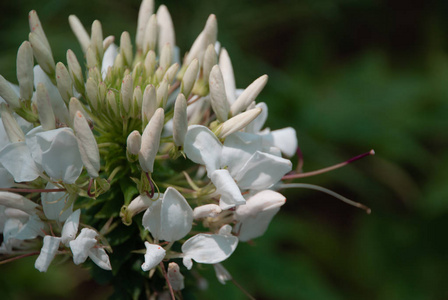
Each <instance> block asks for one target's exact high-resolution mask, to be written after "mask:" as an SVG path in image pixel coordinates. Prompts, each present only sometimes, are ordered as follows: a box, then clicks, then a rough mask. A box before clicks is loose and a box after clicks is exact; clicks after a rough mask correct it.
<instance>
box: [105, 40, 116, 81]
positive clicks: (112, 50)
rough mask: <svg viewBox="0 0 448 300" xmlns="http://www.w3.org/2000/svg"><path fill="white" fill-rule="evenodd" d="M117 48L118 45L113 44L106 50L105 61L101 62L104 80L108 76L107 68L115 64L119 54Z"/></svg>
mask: <svg viewBox="0 0 448 300" xmlns="http://www.w3.org/2000/svg"><path fill="white" fill-rule="evenodd" d="M117 49H118V47H117V45H115V44H111V45H110V46H109V47H108V48H107V50H106V52H104V56H103V63H102V64H101V76H102V77H103V80H104V79H105V78H106V74H107V69H109V67H112V66H113V65H114V61H115V58H116V57H117V55H118V51H117Z"/></svg>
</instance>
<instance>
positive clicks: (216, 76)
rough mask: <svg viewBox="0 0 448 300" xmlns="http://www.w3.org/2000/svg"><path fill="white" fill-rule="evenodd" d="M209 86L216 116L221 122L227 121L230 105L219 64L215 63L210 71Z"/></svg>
mask: <svg viewBox="0 0 448 300" xmlns="http://www.w3.org/2000/svg"><path fill="white" fill-rule="evenodd" d="M209 88H210V102H211V105H212V108H213V111H214V112H215V114H216V118H217V119H218V121H219V122H225V121H226V120H227V119H228V117H229V110H230V107H229V102H228V101H227V98H226V89H225V86H224V79H223V78H222V74H221V70H220V69H219V66H218V65H215V66H214V67H213V69H212V71H211V72H210V79H209Z"/></svg>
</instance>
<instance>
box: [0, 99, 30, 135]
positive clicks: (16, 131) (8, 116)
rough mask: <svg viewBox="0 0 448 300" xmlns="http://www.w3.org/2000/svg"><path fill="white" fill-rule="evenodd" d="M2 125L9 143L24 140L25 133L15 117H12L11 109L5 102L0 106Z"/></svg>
mask: <svg viewBox="0 0 448 300" xmlns="http://www.w3.org/2000/svg"><path fill="white" fill-rule="evenodd" d="M0 113H1V117H2V122H3V127H5V131H6V135H7V136H8V138H9V141H10V142H11V143H17V142H24V141H25V135H24V134H23V131H22V129H20V126H19V124H17V121H16V119H15V118H14V117H13V115H12V112H11V110H10V109H9V107H8V106H6V104H5V103H2V104H1V106H0Z"/></svg>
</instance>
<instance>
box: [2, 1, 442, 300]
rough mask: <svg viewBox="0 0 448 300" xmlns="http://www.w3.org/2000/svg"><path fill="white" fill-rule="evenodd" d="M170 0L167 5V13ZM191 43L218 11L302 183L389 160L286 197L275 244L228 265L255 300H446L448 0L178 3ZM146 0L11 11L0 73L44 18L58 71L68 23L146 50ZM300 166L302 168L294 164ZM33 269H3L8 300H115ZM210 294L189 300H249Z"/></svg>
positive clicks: (84, 277)
mask: <svg viewBox="0 0 448 300" xmlns="http://www.w3.org/2000/svg"><path fill="white" fill-rule="evenodd" d="M161 3H162V2H161V1H156V4H157V5H159V4H161ZM163 3H164V4H166V5H167V6H168V8H169V10H170V12H171V14H172V17H173V21H174V24H175V28H176V38H177V44H178V46H179V47H180V49H181V50H182V51H186V50H187V49H189V48H190V46H191V44H192V42H193V41H194V39H195V37H196V36H197V34H198V33H199V32H200V31H201V30H202V28H203V25H204V23H205V20H206V18H207V16H208V14H210V13H214V14H216V15H217V17H218V24H219V40H220V41H221V43H222V45H223V46H225V47H226V48H227V49H228V52H229V53H230V56H231V58H232V62H233V66H234V70H235V74H236V81H237V86H238V87H240V88H244V87H246V86H247V85H248V84H250V83H251V82H252V81H253V80H254V79H255V78H257V77H258V76H260V75H262V74H269V82H268V85H267V86H266V88H265V90H264V91H263V92H262V94H261V95H260V96H259V98H258V101H264V102H266V103H267V104H268V106H269V119H268V124H267V125H268V126H269V127H271V128H272V129H278V128H283V127H287V126H292V127H294V128H295V129H296V130H297V136H298V140H299V145H300V148H301V150H302V152H303V156H304V170H305V171H312V170H315V169H319V168H322V167H326V166H329V165H332V164H335V163H338V162H341V161H344V160H346V159H348V158H350V157H352V156H355V155H357V154H360V153H362V152H366V151H369V150H370V149H372V148H373V149H375V151H376V153H377V155H376V156H374V157H368V158H365V159H363V160H362V161H358V162H356V163H354V164H353V165H350V166H347V167H345V168H343V169H339V170H336V171H333V172H330V173H326V174H323V175H320V176H316V177H310V178H306V179H303V180H301V181H300V182H306V183H312V184H318V185H321V186H324V187H326V188H329V189H332V190H333V191H335V192H338V193H340V194H342V195H344V196H346V197H348V198H351V199H353V200H355V201H359V202H362V203H364V204H366V205H367V206H369V207H371V209H372V214H371V215H367V214H366V213H365V212H363V211H362V210H359V209H356V208H353V207H351V206H347V205H345V204H343V203H341V202H339V201H338V200H336V199H334V198H331V197H330V196H327V195H325V194H321V193H319V192H316V191H309V190H304V189H296V190H287V191H285V192H284V193H285V195H287V199H288V200H287V203H286V204H285V205H284V206H283V208H282V210H281V212H280V213H279V214H278V215H277V216H276V217H275V219H274V220H273V222H272V223H271V225H270V228H269V230H268V232H267V233H266V235H265V236H264V237H262V238H259V239H256V240H254V241H253V243H252V244H242V243H241V244H240V245H239V246H238V248H237V250H236V252H235V254H234V255H232V256H231V257H230V259H228V260H227V261H225V262H224V266H225V267H226V268H227V269H228V270H229V271H230V272H231V274H232V275H233V277H234V278H235V280H236V281H237V282H238V283H240V284H241V285H242V286H243V287H245V289H247V290H248V291H249V292H250V293H251V294H252V295H253V296H254V297H256V298H257V299H447V298H448V284H447V283H448V251H447V249H448V242H447V238H446V229H447V228H448V151H447V150H448V2H446V1H413V2H409V1H403V0H394V1H392V0H389V1H388V0H333V1H330V0H319V1H315V0H303V1H295V0H289V1H288V0H281V1H269V0H258V1H248V0H225V1H223V0H221V1H210V0H195V1H193V0H183V1H174V0H166V1H164V2H163ZM139 5H140V1H139V0H132V1H119V0H89V1H86V0H77V1H68V0H51V1H49V0H39V1H31V0H16V1H0V74H2V75H4V76H5V78H7V79H9V80H10V81H13V82H14V81H16V78H15V59H16V51H17V48H18V46H19V45H20V43H21V42H22V41H23V40H25V39H27V36H28V30H29V28H28V23H27V13H28V11H29V10H31V9H36V10H37V11H38V14H39V17H40V19H41V21H42V24H43V27H44V29H45V32H46V34H47V36H48V39H49V41H50V44H51V45H52V48H53V52H54V56H55V60H56V61H63V62H64V63H65V62H66V60H65V51H66V49H68V48H70V49H73V50H74V51H75V52H76V54H77V55H78V57H81V56H82V54H81V50H80V47H79V45H78V43H77V41H76V39H75V38H74V36H73V35H72V33H71V31H70V28H69V25H68V21H67V17H68V15H69V14H72V13H73V14H76V15H77V16H78V17H79V18H80V19H81V21H82V22H83V23H84V25H85V26H86V27H89V25H88V24H91V22H92V21H93V20H95V19H99V20H100V21H101V22H102V24H103V30H104V33H105V35H109V34H112V35H115V36H116V37H117V36H119V35H120V34H121V31H123V30H127V31H129V32H130V33H131V36H132V37H135V28H136V22H137V18H136V17H137V13H138V8H139ZM293 161H294V162H295V163H296V158H293ZM34 259H35V257H31V258H27V259H23V260H20V261H17V262H14V263H10V264H7V265H1V266H0V298H1V299H41V298H44V297H45V298H46V299H80V298H83V299H85V300H88V299H105V298H107V297H108V296H109V295H110V294H111V291H112V290H111V287H110V286H107V285H98V284H97V283H95V282H93V281H92V280H90V279H89V278H90V277H89V275H88V271H86V270H83V269H81V268H80V267H74V266H73V265H72V264H71V263H68V264H61V265H52V266H51V267H50V269H49V271H48V272H47V273H46V274H40V273H39V272H38V271H37V270H35V269H34V267H33V265H34ZM201 272H202V273H204V274H207V275H208V277H207V279H208V284H209V290H208V291H192V292H190V293H188V294H185V299H246V297H245V296H244V294H243V293H242V292H241V291H240V290H239V289H238V288H237V287H236V286H235V285H233V284H232V283H227V285H225V286H222V285H221V284H220V283H218V282H217V280H216V279H215V277H214V272H213V270H212V268H206V267H205V268H204V269H203V270H201Z"/></svg>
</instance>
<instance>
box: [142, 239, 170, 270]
mask: <svg viewBox="0 0 448 300" xmlns="http://www.w3.org/2000/svg"><path fill="white" fill-rule="evenodd" d="M145 246H146V254H145V262H144V263H143V264H142V270H143V271H149V270H151V269H153V268H155V267H156V266H157V265H158V264H159V263H160V262H161V261H162V260H163V258H164V257H165V254H166V251H165V249H163V248H162V246H159V245H156V244H150V243H149V242H145Z"/></svg>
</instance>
